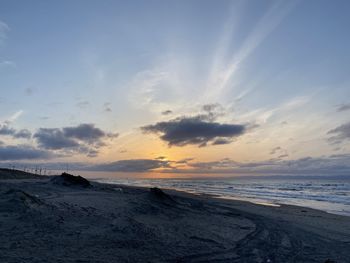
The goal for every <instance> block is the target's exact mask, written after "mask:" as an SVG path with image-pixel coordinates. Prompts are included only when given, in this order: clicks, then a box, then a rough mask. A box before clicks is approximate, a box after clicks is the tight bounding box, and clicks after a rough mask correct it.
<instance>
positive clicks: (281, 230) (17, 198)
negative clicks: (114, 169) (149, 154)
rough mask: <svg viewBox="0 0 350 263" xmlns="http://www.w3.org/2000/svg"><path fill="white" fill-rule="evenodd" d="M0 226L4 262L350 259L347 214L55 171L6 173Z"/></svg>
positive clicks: (0, 190)
mask: <svg viewBox="0 0 350 263" xmlns="http://www.w3.org/2000/svg"><path fill="white" fill-rule="evenodd" d="M87 182H88V181H87ZM0 233H1V235H0V262H349V258H350V217H346V216H341V215H334V214H329V213H326V212H323V211H319V210H314V209H310V208H304V207H299V206H291V205H281V206H279V207H278V206H265V205H258V204H253V203H249V202H244V201H236V200H224V199H217V198H213V197H212V196H210V195H193V194H189V193H184V192H178V191H174V190H161V189H159V188H143V187H130V186H122V185H109V184H101V183H96V182H91V181H90V182H88V183H86V182H85V181H83V179H82V180H75V179H74V180H73V181H71V180H70V178H68V179H67V178H62V177H60V176H57V177H35V176H33V177H31V178H27V177H25V176H17V177H16V179H13V178H11V176H3V177H2V179H1V180H0Z"/></svg>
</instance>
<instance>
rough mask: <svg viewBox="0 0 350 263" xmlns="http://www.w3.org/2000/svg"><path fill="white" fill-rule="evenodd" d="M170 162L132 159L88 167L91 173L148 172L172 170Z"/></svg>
mask: <svg viewBox="0 0 350 263" xmlns="http://www.w3.org/2000/svg"><path fill="white" fill-rule="evenodd" d="M170 167H171V166H170V163H169V161H164V160H153V159H131V160H120V161H116V162H111V163H106V164H98V165H94V166H90V167H87V168H86V169H87V170H91V171H109V172H147V171H150V170H154V169H158V168H170Z"/></svg>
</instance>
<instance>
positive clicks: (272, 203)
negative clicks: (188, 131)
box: [90, 178, 350, 217]
mask: <svg viewBox="0 0 350 263" xmlns="http://www.w3.org/2000/svg"><path fill="white" fill-rule="evenodd" d="M90 180H92V181H94V182H98V183H102V184H109V185H121V186H130V187H143V188H151V187H160V188H161V189H166V190H174V191H178V192H184V193H190V194H193V195H208V196H211V197H213V198H217V199H224V200H233V201H245V202H249V203H252V204H260V205H265V206H276V207H278V206H282V205H289V206H297V207H304V208H310V209H315V210H319V211H323V212H326V213H329V214H334V215H341V216H346V217H350V212H349V211H346V210H343V211H340V210H330V209H327V208H324V209H322V208H321V207H314V206H312V205H309V206H303V205H299V204H298V203H297V202H296V203H293V202H291V201H289V202H288V201H285V202H283V200H279V201H278V200H277V201H276V200H268V199H262V198H259V197H239V196H234V195H228V194H216V193H206V192H204V191H202V192H199V191H198V192H196V191H194V190H186V189H181V188H176V187H174V188H171V187H162V186H157V185H151V184H150V185H143V186H142V185H132V184H121V183H119V182H118V181H115V182H113V181H108V182H105V181H104V179H100V178H96V179H95V178H91V179H90ZM299 201H300V200H299ZM305 201H306V202H314V203H317V202H325V201H322V200H307V199H306V200H305ZM329 203H330V204H334V205H339V203H332V202H329ZM318 206H322V205H320V204H319V205H318Z"/></svg>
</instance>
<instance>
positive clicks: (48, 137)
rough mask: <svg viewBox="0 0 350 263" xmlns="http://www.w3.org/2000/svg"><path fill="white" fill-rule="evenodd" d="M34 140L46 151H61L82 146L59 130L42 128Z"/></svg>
mask: <svg viewBox="0 0 350 263" xmlns="http://www.w3.org/2000/svg"><path fill="white" fill-rule="evenodd" d="M34 138H36V139H37V141H38V144H39V146H40V147H42V148H45V149H52V150H59V149H64V148H74V147H79V146H80V145H79V143H78V142H77V141H76V140H74V139H72V138H68V137H66V136H65V134H64V133H63V131H62V130H61V129H58V128H54V129H48V128H40V129H39V130H38V131H37V132H36V133H35V134H34Z"/></svg>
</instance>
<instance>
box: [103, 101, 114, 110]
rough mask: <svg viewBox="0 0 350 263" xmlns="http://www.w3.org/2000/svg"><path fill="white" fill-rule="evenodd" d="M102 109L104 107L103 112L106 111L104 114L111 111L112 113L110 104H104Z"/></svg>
mask: <svg viewBox="0 0 350 263" xmlns="http://www.w3.org/2000/svg"><path fill="white" fill-rule="evenodd" d="M103 107H104V111H106V112H111V111H112V108H111V103H110V102H106V103H104V104H103Z"/></svg>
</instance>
